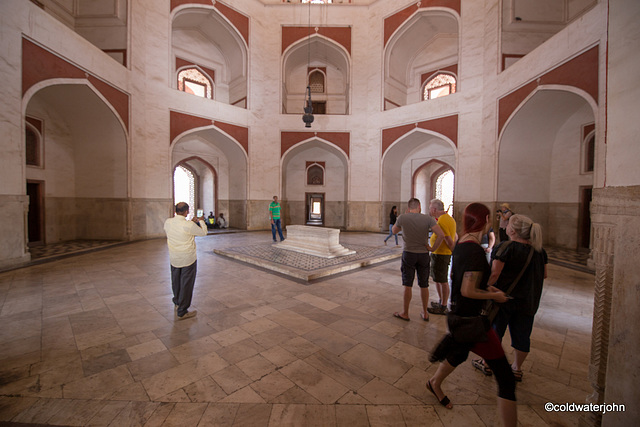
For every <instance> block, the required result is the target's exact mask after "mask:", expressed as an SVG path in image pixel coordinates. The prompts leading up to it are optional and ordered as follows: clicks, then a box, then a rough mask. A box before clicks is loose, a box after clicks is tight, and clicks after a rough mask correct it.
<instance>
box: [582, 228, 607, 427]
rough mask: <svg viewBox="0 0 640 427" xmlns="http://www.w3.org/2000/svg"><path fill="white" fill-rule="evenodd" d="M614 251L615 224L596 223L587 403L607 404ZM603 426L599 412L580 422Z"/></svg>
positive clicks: (583, 417)
mask: <svg viewBox="0 0 640 427" xmlns="http://www.w3.org/2000/svg"><path fill="white" fill-rule="evenodd" d="M614 248H615V225H613V224H602V223H595V224H593V251H592V257H593V262H594V264H595V269H596V282H595V293H594V301H593V329H592V332H591V334H592V335H591V361H590V363H589V381H590V382H591V386H592V387H593V393H592V394H591V395H589V397H587V403H595V404H601V403H604V389H605V384H606V374H607V359H608V357H607V356H608V352H609V328H610V325H611V300H612V295H613V255H614ZM601 423H602V414H601V413H599V412H589V413H585V414H583V415H582V417H581V419H580V425H581V426H584V427H586V426H599V425H601Z"/></svg>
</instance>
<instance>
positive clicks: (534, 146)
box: [497, 87, 598, 249]
mask: <svg viewBox="0 0 640 427" xmlns="http://www.w3.org/2000/svg"><path fill="white" fill-rule="evenodd" d="M594 106H595V103H593V101H592V100H590V99H589V98H588V95H585V94H584V93H581V92H579V91H576V90H573V89H572V88H567V89H566V90H563V89H559V88H556V89H546V88H544V87H541V88H539V89H538V90H536V91H535V92H534V93H533V94H531V95H530V96H529V97H528V98H527V99H526V100H525V101H523V102H522V104H521V105H520V106H519V107H518V108H517V109H516V110H515V112H514V113H513V114H512V116H511V117H510V119H509V120H508V121H507V123H506V124H505V127H504V130H503V131H502V133H501V136H500V140H499V154H498V182H497V200H498V201H499V202H508V203H509V204H510V207H511V209H512V210H513V211H514V212H516V213H521V214H524V215H527V216H529V217H531V218H532V219H533V220H534V221H535V222H538V223H540V224H541V225H542V227H543V237H544V241H545V244H548V245H554V246H562V247H569V248H574V249H575V248H576V247H577V238H578V237H577V236H578V233H579V230H578V217H579V215H580V208H579V205H580V188H581V187H589V186H593V183H594V176H595V174H581V173H580V172H581V162H582V156H581V150H582V146H583V144H582V132H581V131H582V128H583V126H584V125H585V124H590V123H593V122H594V121H595V112H594V108H595V107H594ZM597 152H598V146H597V144H596V155H597ZM596 158H597V157H596ZM596 168H597V162H596Z"/></svg>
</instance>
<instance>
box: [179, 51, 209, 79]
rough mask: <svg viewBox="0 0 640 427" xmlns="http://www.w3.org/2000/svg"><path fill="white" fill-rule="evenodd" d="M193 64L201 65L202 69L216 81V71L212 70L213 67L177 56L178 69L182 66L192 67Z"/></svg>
mask: <svg viewBox="0 0 640 427" xmlns="http://www.w3.org/2000/svg"><path fill="white" fill-rule="evenodd" d="M193 65H197V66H198V67H200V68H201V69H202V71H204V72H205V73H207V74H208V75H209V77H211V80H213V81H214V83H215V81H216V71H215V70H212V69H211V68H207V67H203V66H202V65H200V64H195V63H193V62H191V61H187V60H186V59H182V58H178V57H177V56H176V70H177V69H179V68H180V67H190V66H193Z"/></svg>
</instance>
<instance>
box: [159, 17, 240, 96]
mask: <svg viewBox="0 0 640 427" xmlns="http://www.w3.org/2000/svg"><path fill="white" fill-rule="evenodd" d="M247 52H248V50H247V45H246V43H245V41H244V39H243V38H242V36H241V35H240V34H239V33H238V30H236V29H235V27H234V26H233V25H231V24H230V23H229V22H228V21H227V19H226V18H225V17H224V16H223V15H221V14H220V13H219V12H218V11H217V10H216V9H215V8H214V7H212V6H196V7H185V8H181V9H179V10H178V12H176V13H175V15H174V17H173V20H172V22H171V54H172V58H173V59H174V61H175V58H176V57H177V58H181V59H184V60H188V61H192V62H193V63H194V64H198V65H201V66H203V67H206V68H208V69H211V70H214V71H215V94H214V99H215V100H216V101H219V102H223V103H225V104H231V105H236V106H239V107H244V108H246V107H247V62H248V61H247V56H248V53H247ZM170 81H171V82H172V85H173V87H174V88H177V73H174V75H172V77H171V79H170Z"/></svg>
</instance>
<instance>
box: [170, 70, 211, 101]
mask: <svg viewBox="0 0 640 427" xmlns="http://www.w3.org/2000/svg"><path fill="white" fill-rule="evenodd" d="M212 88H213V85H212V84H211V81H210V80H209V78H207V76H205V75H204V74H202V72H201V71H200V70H198V69H197V68H185V69H184V70H182V71H180V72H179V73H178V90H181V91H183V92H187V93H191V94H193V95H197V96H201V97H203V98H209V99H213V89H212Z"/></svg>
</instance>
